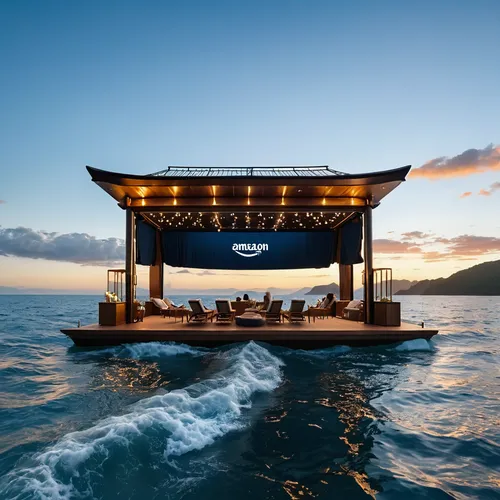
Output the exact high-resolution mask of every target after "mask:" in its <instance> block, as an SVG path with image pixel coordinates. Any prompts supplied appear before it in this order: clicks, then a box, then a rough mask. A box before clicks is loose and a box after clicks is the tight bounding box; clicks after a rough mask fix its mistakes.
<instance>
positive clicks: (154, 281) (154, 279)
mask: <svg viewBox="0 0 500 500" xmlns="http://www.w3.org/2000/svg"><path fill="white" fill-rule="evenodd" d="M149 296H150V297H157V298H160V299H162V298H163V259H162V254H161V233H160V231H156V261H155V264H154V265H153V266H150V267H149Z"/></svg>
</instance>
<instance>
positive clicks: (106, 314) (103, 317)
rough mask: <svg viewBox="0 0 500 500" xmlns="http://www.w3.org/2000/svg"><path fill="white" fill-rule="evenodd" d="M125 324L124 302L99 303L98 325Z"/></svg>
mask: <svg viewBox="0 0 500 500" xmlns="http://www.w3.org/2000/svg"><path fill="white" fill-rule="evenodd" d="M124 323H125V302H99V324H100V325H102V326H116V325H123V324H124Z"/></svg>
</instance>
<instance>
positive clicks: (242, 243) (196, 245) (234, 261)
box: [162, 231, 337, 270]
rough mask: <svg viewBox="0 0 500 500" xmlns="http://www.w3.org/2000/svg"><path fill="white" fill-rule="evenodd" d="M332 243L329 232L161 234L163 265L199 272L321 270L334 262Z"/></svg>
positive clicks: (333, 246) (176, 232) (169, 232)
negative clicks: (207, 270) (191, 268)
mask: <svg viewBox="0 0 500 500" xmlns="http://www.w3.org/2000/svg"><path fill="white" fill-rule="evenodd" d="M336 241H337V238H336V236H335V233H334V232H333V231H325V232H323V231H314V232H312V231H311V232H289V231H287V232H285V231H283V232H220V233H219V232H217V233H216V232H196V231H193V232H186V231H163V232H162V250H163V262H164V263H165V264H167V265H169V266H173V267H193V268H201V269H235V270H243V269H245V270H264V269H304V268H322V267H329V266H330V264H332V263H333V262H334V261H335V255H336V250H337V249H336Z"/></svg>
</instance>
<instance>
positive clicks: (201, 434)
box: [0, 342, 283, 499]
mask: <svg viewBox="0 0 500 500" xmlns="http://www.w3.org/2000/svg"><path fill="white" fill-rule="evenodd" d="M148 345H149V348H153V349H154V346H151V344H148ZM135 347H138V346H134V348H135ZM165 347H167V348H168V352H172V348H173V346H170V345H167V346H166V345H161V344H160V345H157V346H156V348H158V349H163V348H165ZM179 347H182V346H179ZM130 348H131V346H128V347H127V349H130ZM144 348H146V346H144ZM141 349H142V347H141ZM138 352H139V351H136V354H138ZM144 352H145V351H141V353H142V354H144ZM149 352H153V351H149ZM158 355H160V354H158ZM222 358H223V362H224V365H223V369H222V370H221V371H220V372H219V373H218V374H215V375H214V376H213V377H212V378H211V379H209V380H206V381H204V382H200V383H197V384H193V385H191V386H188V387H187V388H185V389H180V390H174V391H171V392H169V393H166V394H161V395H156V396H153V397H150V398H147V399H144V400H142V401H140V402H139V403H136V404H135V405H133V406H132V407H130V412H129V413H126V414H124V415H121V416H114V417H109V418H106V419H105V420H102V421H100V422H98V423H97V424H96V425H94V426H93V427H91V428H89V429H86V430H83V431H77V432H72V433H70V434H67V435H65V436H64V437H63V438H62V439H60V440H59V441H58V442H57V443H56V444H55V445H53V446H52V447H50V448H49V449H48V450H46V451H45V452H43V453H38V454H35V455H33V456H32V457H31V459H30V463H29V465H25V466H23V467H22V468H20V467H19V468H17V469H14V470H13V471H11V472H10V473H9V474H7V475H6V476H4V478H2V480H1V482H0V497H1V498H16V499H22V498H33V497H35V498H41V499H49V498H50V499H53V498H58V499H67V498H75V497H79V496H80V497H88V496H89V495H90V496H92V495H91V491H92V486H91V484H90V477H95V476H96V475H99V471H101V470H102V466H103V464H104V463H105V462H106V460H107V459H108V458H111V456H112V455H113V456H123V454H125V455H127V453H128V452H130V449H129V448H131V447H132V446H134V444H137V442H138V441H141V442H144V441H145V442H146V443H147V442H150V441H151V442H152V441H156V442H157V441H158V439H160V442H161V446H162V452H163V456H164V458H165V459H168V458H169V457H172V456H180V455H183V454H185V453H188V452H190V451H193V450H201V449H202V448H204V447H206V446H209V445H211V444H212V443H213V442H214V441H215V440H216V439H217V438H220V437H222V436H223V435H225V434H227V433H228V432H230V431H234V430H237V429H239V428H241V427H243V426H244V421H243V419H242V418H241V414H242V410H243V409H245V408H249V407H250V406H251V397H252V395H253V394H255V393H256V392H270V391H272V390H273V389H275V388H276V387H278V386H279V384H280V383H281V381H282V374H281V366H282V364H283V363H282V361H280V360H279V359H278V358H277V357H275V356H273V355H272V354H271V353H270V352H269V351H268V350H267V349H266V348H264V347H262V346H260V345H258V344H256V343H254V342H250V343H248V344H245V345H244V346H239V347H236V348H233V349H230V350H228V351H226V352H225V353H223V354H222ZM120 453H121V454H122V455H119V454H120ZM89 470H91V472H92V474H89Z"/></svg>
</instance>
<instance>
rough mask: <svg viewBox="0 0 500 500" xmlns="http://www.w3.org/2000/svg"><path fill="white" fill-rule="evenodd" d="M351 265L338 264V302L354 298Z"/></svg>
mask: <svg viewBox="0 0 500 500" xmlns="http://www.w3.org/2000/svg"><path fill="white" fill-rule="evenodd" d="M352 276H353V272H352V265H350V264H339V288H340V300H352V299H353V298H354V283H353V279H352Z"/></svg>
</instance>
